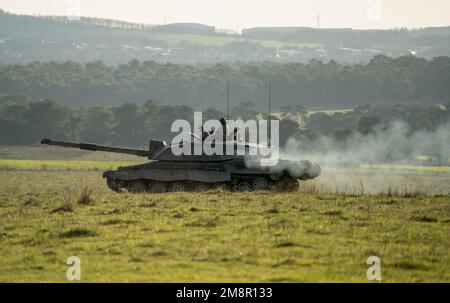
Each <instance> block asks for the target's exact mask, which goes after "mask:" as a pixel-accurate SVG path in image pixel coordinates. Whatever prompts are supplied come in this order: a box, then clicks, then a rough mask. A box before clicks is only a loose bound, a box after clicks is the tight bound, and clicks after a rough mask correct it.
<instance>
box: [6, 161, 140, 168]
mask: <svg viewBox="0 0 450 303" xmlns="http://www.w3.org/2000/svg"><path fill="white" fill-rule="evenodd" d="M133 164H138V163H137V162H125V163H124V162H117V161H83V160H75V161H73V160H22V159H20V160H14V159H0V170H108V169H115V168H117V167H119V166H124V165H133Z"/></svg>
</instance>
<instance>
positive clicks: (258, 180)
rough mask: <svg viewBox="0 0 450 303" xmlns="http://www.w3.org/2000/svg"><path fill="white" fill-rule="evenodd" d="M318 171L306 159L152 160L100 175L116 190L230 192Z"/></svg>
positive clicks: (294, 181) (288, 183) (293, 183)
mask: <svg viewBox="0 0 450 303" xmlns="http://www.w3.org/2000/svg"><path fill="white" fill-rule="evenodd" d="M319 174H320V167H319V166H318V165H317V164H314V163H311V162H309V161H286V160H280V161H279V162H278V164H277V165H276V166H271V167H263V166H261V165H259V162H252V161H247V160H245V159H233V160H227V161H222V162H181V161H180V162H176V161H153V162H148V163H145V164H141V165H135V166H127V167H120V168H119V169H117V170H111V171H107V172H105V173H104V174H103V177H104V178H106V179H107V184H108V186H109V187H110V188H111V189H112V190H114V191H116V192H123V191H128V192H154V193H158V192H168V191H202V190H207V189H211V188H217V187H221V188H224V189H227V190H232V191H252V190H269V189H273V188H278V189H279V190H281V191H285V190H289V189H290V188H291V189H295V188H296V187H298V180H308V179H313V178H315V177H317V176H318V175H319Z"/></svg>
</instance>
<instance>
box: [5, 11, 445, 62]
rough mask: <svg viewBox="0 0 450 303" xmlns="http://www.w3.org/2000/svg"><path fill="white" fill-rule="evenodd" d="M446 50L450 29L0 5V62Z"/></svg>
mask: <svg viewBox="0 0 450 303" xmlns="http://www.w3.org/2000/svg"><path fill="white" fill-rule="evenodd" d="M377 54H385V55H388V56H390V57H399V56H402V55H408V54H413V55H415V56H418V57H423V58H427V59H431V58H433V57H436V56H448V55H450V27H439V28H424V29H415V30H406V29H399V30H353V29H350V28H344V29H314V28H306V27H261V28H249V29H244V30H243V31H242V34H240V35H238V34H224V31H219V30H216V29H215V28H214V27H213V26H209V25H204V24H196V23H175V24H167V25H152V24H140V23H130V22H123V21H117V20H110V19H99V18H84V17H83V18H81V19H80V20H73V21H71V20H69V19H68V18H67V17H57V16H47V17H36V16H25V15H15V14H10V13H7V12H5V11H1V10H0V64H8V63H29V62H33V61H65V60H73V61H77V62H81V63H85V62H91V61H97V60H100V61H103V62H105V63H106V64H108V65H116V64H120V63H126V62H129V61H131V60H133V59H138V60H141V61H147V60H153V61H155V62H158V63H182V64H196V63H217V62H234V61H243V62H254V61H273V62H307V61H309V60H311V59H318V60H321V61H324V62H328V61H330V60H336V61H339V62H345V63H356V62H368V61H369V60H370V59H371V58H372V57H373V56H374V55H377Z"/></svg>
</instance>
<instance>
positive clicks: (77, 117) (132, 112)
mask: <svg viewBox="0 0 450 303" xmlns="http://www.w3.org/2000/svg"><path fill="white" fill-rule="evenodd" d="M193 115H194V109H193V108H192V107H189V106H186V105H162V104H160V103H158V102H155V101H147V102H146V103H145V104H143V105H141V106H139V105H136V104H133V103H127V104H123V105H120V106H116V107H100V106H91V107H82V108H77V109H71V108H68V107H66V106H63V105H60V104H58V103H56V102H54V101H31V102H26V103H17V102H7V103H5V104H3V105H1V106H0V144H1V145H32V144H37V143H39V141H40V140H41V139H42V138H44V137H48V138H52V139H59V140H72V141H84V142H93V143H99V144H112V145H119V146H134V147H141V148H145V147H146V145H147V143H148V140H149V139H150V138H153V139H162V140H166V141H168V142H170V140H171V139H172V138H173V136H174V135H175V134H173V133H171V132H170V128H171V125H172V122H173V121H175V120H177V119H185V120H188V121H191V122H192V120H193ZM223 116H226V115H225V114H224V113H222V112H220V111H218V110H216V109H212V108H210V109H207V110H205V111H203V120H204V121H206V120H209V119H219V118H220V117H223ZM262 117H265V118H267V115H265V114H264V113H261V111H260V110H257V109H255V108H254V107H253V106H252V105H251V104H248V103H247V104H239V105H238V106H235V107H234V108H233V110H232V112H231V118H232V119H238V118H241V119H244V120H248V119H260V118H262ZM272 119H280V143H281V145H284V144H285V143H286V142H287V140H288V139H289V138H295V139H298V140H302V141H304V142H310V143H314V142H315V141H317V140H319V139H321V138H323V137H328V138H331V139H333V140H336V142H341V143H342V142H345V140H346V139H347V138H349V137H351V136H352V134H354V133H358V134H361V135H363V136H365V135H370V134H371V133H372V132H375V131H379V130H383V128H387V127H388V126H389V125H390V123H392V122H394V121H403V122H404V123H406V124H407V125H409V129H410V132H411V133H414V132H418V131H423V132H433V131H434V130H436V129H437V128H438V127H440V126H442V125H444V124H445V123H448V122H450V103H449V104H446V105H411V104H410V105H404V104H403V105H402V104H398V105H393V106H387V105H378V106H374V105H366V106H360V107H358V108H356V109H354V110H351V111H344V112H335V113H332V114H330V113H323V112H316V113H311V112H309V113H308V112H307V111H305V109H304V108H302V107H301V106H295V107H284V108H283V111H282V112H281V113H279V114H277V115H274V116H272ZM310 146H311V147H313V148H314V147H315V145H314V144H311V145H310Z"/></svg>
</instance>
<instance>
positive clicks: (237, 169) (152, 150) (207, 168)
mask: <svg viewBox="0 0 450 303" xmlns="http://www.w3.org/2000/svg"><path fill="white" fill-rule="evenodd" d="M41 143H42V144H47V145H55V146H62V147H69V148H79V149H81V150H89V151H104V152H114V153H122V154H131V155H136V156H139V157H146V158H148V159H149V162H147V163H144V164H140V165H133V166H124V167H119V168H118V169H117V170H109V171H106V172H104V173H103V177H104V178H105V179H106V183H107V185H108V187H109V188H110V189H111V190H113V191H115V192H119V193H121V192H130V193H146V192H148V193H164V192H181V191H194V192H201V191H206V190H209V189H214V188H223V189H225V190H230V191H238V192H246V191H259V190H276V191H293V190H297V189H298V186H299V183H298V181H299V180H309V179H313V178H315V177H317V176H319V174H320V172H321V169H320V166H319V165H318V164H315V163H311V162H309V161H306V160H302V161H288V160H279V161H278V163H277V164H276V165H275V166H270V167H266V166H261V164H260V163H261V162H260V160H261V159H260V158H259V157H256V156H248V155H246V156H238V155H205V154H202V155H180V156H177V155H175V154H174V153H173V152H172V148H171V145H170V144H167V143H166V142H164V141H156V140H150V143H149V146H148V149H147V150H141V149H133V148H121V147H109V146H102V145H96V144H90V143H72V142H61V141H53V140H50V139H43V140H42V141H41ZM183 144H191V148H192V150H194V148H195V145H196V144H202V140H201V139H199V138H194V137H193V138H192V140H191V141H190V142H183ZM229 144H232V145H234V148H238V146H239V145H244V146H241V148H245V150H246V151H247V150H248V148H249V147H250V144H249V143H245V142H236V141H226V142H223V145H224V146H223V148H226V146H227V145H229ZM246 154H248V153H246Z"/></svg>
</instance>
